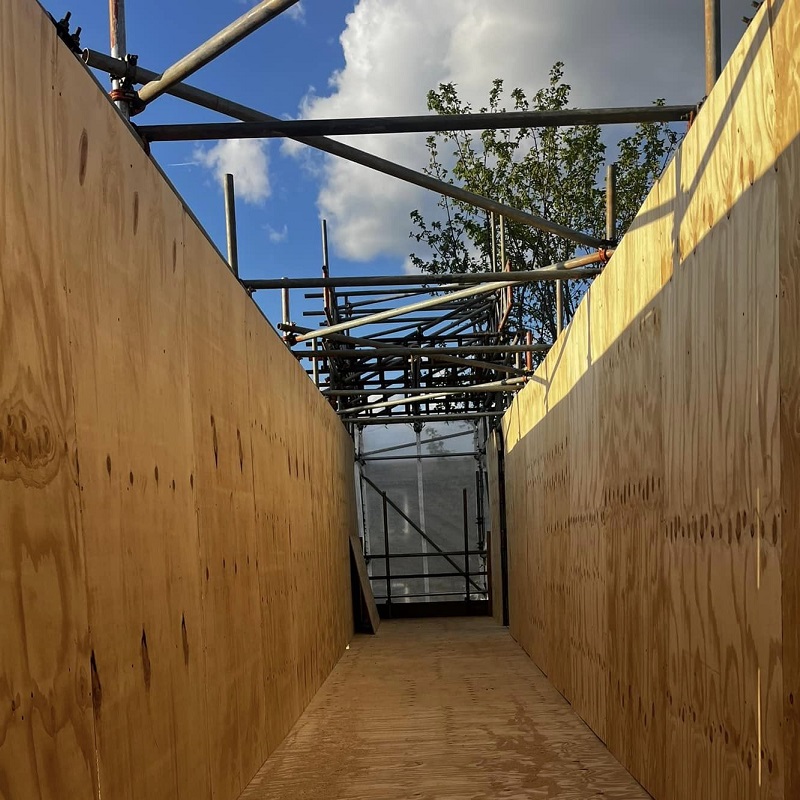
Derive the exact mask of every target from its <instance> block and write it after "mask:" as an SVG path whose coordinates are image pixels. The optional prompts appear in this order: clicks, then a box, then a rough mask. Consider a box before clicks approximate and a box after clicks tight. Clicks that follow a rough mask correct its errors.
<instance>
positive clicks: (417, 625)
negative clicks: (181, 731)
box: [241, 618, 648, 800]
mask: <svg viewBox="0 0 800 800" xmlns="http://www.w3.org/2000/svg"><path fill="white" fill-rule="evenodd" d="M647 796H648V795H647V793H646V792H645V791H644V790H643V789H642V788H641V786H639V785H638V784H637V783H636V781H634V780H633V778H631V776H630V775H629V774H628V773H627V772H626V771H625V770H624V769H623V768H622V767H621V766H620V764H619V763H618V762H617V761H616V760H615V759H614V758H613V757H612V756H611V755H610V754H609V752H608V751H607V750H606V748H605V747H603V745H602V744H601V743H600V742H599V741H598V740H597V738H596V737H595V736H594V735H593V734H592V732H591V730H589V728H588V727H587V726H586V725H585V724H584V723H583V722H582V721H581V720H580V719H579V718H578V716H577V715H576V714H575V713H574V712H573V711H572V710H571V709H570V707H569V705H568V704H567V703H566V702H565V701H564V699H563V698H562V697H560V696H559V695H558V693H557V692H556V691H555V690H554V689H553V687H552V686H551V685H550V684H549V682H548V681H547V680H546V679H545V678H544V676H543V675H542V673H541V672H540V671H539V670H538V669H537V668H536V667H535V666H534V665H533V664H532V663H531V661H530V659H528V658H526V656H525V654H524V653H523V652H522V651H521V650H520V649H519V647H517V645H516V644H514V642H513V641H512V639H511V637H510V636H509V634H508V631H507V630H506V629H505V628H502V627H500V626H498V625H497V624H496V623H495V622H494V621H493V620H491V619H486V618H466V619H449V620H448V619H435V620H420V621H417V620H413V621H412V620H402V621H396V620H395V621H384V623H383V624H382V625H381V629H380V631H378V634H377V635H376V636H359V637H356V639H355V640H354V641H353V644H352V645H351V648H350V650H349V652H347V653H346V654H345V655H344V657H343V658H342V660H341V661H340V662H339V663H338V664H337V665H336V668H335V669H334V671H333V673H332V674H331V676H330V678H329V679H328V681H327V682H326V683H325V685H324V686H323V688H322V690H321V691H320V693H319V694H318V695H317V696H316V697H315V698H314V700H313V701H312V703H311V704H310V706H309V707H308V709H307V710H306V712H305V713H304V714H303V716H302V717H301V718H300V720H299V721H298V723H297V725H295V727H294V729H293V730H292V732H291V734H290V735H289V736H288V737H287V739H286V741H285V742H284V743H283V744H282V745H281V747H280V748H278V750H277V751H276V752H275V753H274V754H273V755H272V756H271V757H270V758H269V759H268V760H267V762H266V763H265V764H264V766H263V767H262V768H261V770H260V771H259V773H258V774H257V775H256V777H255V778H254V780H253V781H252V783H251V784H250V786H248V787H247V789H245V791H244V792H243V794H242V797H241V800H295V798H304V800H373V798H381V800H406V798H409V797H413V798H417V800H456V798H465V797H468V798H470V799H471V800H484V798H485V800H496V798H520V799H521V798H529V797H543V798H544V797H548V798H559V799H560V800H569V798H574V800H585V799H586V798H594V797H606V798H617V799H618V800H622V798H629V799H630V800H633V799H634V798H642V800H644V798H646V797H647Z"/></svg>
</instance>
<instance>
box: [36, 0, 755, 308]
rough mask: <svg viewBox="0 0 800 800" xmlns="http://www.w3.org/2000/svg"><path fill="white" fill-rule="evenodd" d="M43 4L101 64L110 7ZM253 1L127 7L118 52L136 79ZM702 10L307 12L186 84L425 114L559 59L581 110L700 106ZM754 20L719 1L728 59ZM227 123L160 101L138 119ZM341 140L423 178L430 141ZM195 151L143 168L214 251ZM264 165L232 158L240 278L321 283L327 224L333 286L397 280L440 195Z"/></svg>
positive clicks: (506, 2)
mask: <svg viewBox="0 0 800 800" xmlns="http://www.w3.org/2000/svg"><path fill="white" fill-rule="evenodd" d="M44 3H45V6H46V7H47V9H48V10H49V11H50V12H51V13H52V14H53V16H55V17H56V18H60V17H61V16H62V15H63V12H64V10H66V8H67V7H68V8H69V9H70V10H71V11H72V14H73V16H72V23H73V27H74V25H81V26H82V28H83V33H82V45H83V46H84V47H91V48H93V49H96V50H101V51H103V52H108V49H109V47H108V7H107V2H106V0H69V2H68V3H67V5H66V6H64V7H59V6H56V5H55V4H54V3H53V0H44ZM253 4H254V3H253V2H250V3H249V4H245V3H243V2H241V0H214V2H211V1H210V0H192V2H189V0H160V2H157V1H156V0H127V31H128V48H129V50H130V51H131V52H133V53H136V54H138V55H139V59H140V61H139V63H140V64H141V65H142V66H144V67H147V68H148V69H152V70H154V71H160V70H162V69H163V68H165V67H166V66H168V65H169V64H170V63H172V62H174V61H176V60H177V59H178V58H180V57H181V56H182V55H184V54H185V53H187V52H189V51H190V50H192V49H193V48H194V47H196V46H197V45H198V44H200V43H201V42H202V41H204V40H205V39H207V38H208V37H209V36H211V35H213V34H214V33H215V32H216V31H218V30H219V29H221V28H223V27H224V26H225V25H227V24H228V23H230V22H231V21H232V20H233V19H235V18H236V17H237V16H239V15H240V14H242V13H244V12H245V11H246V10H247V8H248V7H249V6H251V5H253ZM702 6H703V3H702V0H670V2H664V0H591V2H589V0H559V2H556V0H495V2H494V3H485V2H483V0H358V2H356V0H302V4H301V8H302V13H300V14H293V15H289V14H284V15H282V16H280V17H279V18H277V19H276V20H273V21H272V22H270V23H269V24H267V25H266V26H265V27H263V28H262V29H260V30H259V31H257V32H256V33H255V34H253V35H252V36H251V37H250V38H248V39H246V40H245V41H243V42H242V43H240V44H239V45H237V46H236V47H235V48H233V49H232V50H230V51H228V52H227V53H225V54H224V55H223V56H221V57H220V58H219V59H217V60H216V61H214V62H212V63H211V64H209V65H208V66H206V67H204V68H203V69H202V70H201V71H199V72H198V73H197V74H195V75H194V76H193V77H192V78H191V79H190V82H191V83H194V84H195V85H197V86H200V87H202V88H204V89H207V90H209V91H212V92H215V93H218V94H221V95H223V96H225V97H229V98H231V99H233V100H237V101H240V102H243V103H245V104H247V105H250V106H254V107H256V108H259V109H262V110H264V111H266V112H267V113H270V114H273V115H275V116H286V117H297V116H300V115H304V116H366V115H375V114H393V113H397V114H399V113H420V112H422V111H424V110H425V94H426V92H427V90H428V89H429V88H431V87H432V86H435V85H436V84H438V82H439V81H441V80H447V81H451V80H452V81H456V82H457V83H458V84H459V87H460V89H461V91H462V94H463V95H464V96H466V97H469V98H471V99H472V100H473V102H474V103H475V104H476V105H479V104H480V102H481V100H482V98H485V96H486V92H487V90H488V87H489V85H490V83H491V80H492V78H494V77H503V78H505V79H506V80H507V83H508V85H509V87H511V86H513V85H519V86H522V87H523V88H525V89H527V90H530V91H535V89H536V88H538V87H539V86H541V85H542V84H543V83H544V82H545V80H546V76H547V70H548V68H549V66H550V65H551V64H552V63H553V62H554V61H555V60H558V59H561V60H564V61H566V63H567V80H568V81H569V82H570V83H571V84H572V85H573V89H574V91H573V99H574V101H575V105H583V106H601V105H624V104H648V103H650V102H651V101H652V100H653V99H655V98H656V97H665V98H666V99H667V101H668V102H676V103H685V102H694V101H696V100H699V99H700V97H701V96H702V94H703V53H702V47H703V28H702V25H703V17H702V12H703V8H702ZM750 11H751V9H750V3H749V1H748V0H724V1H723V21H724V26H723V33H724V37H723V38H724V47H723V50H724V54H725V55H726V56H727V55H728V54H729V53H730V51H731V50H732V49H733V47H734V45H735V43H736V41H737V40H738V38H739V37H740V36H741V34H742V32H743V30H744V26H743V24H742V23H741V16H742V14H749V12H750ZM104 82H105V81H104ZM222 119H223V118H222V117H219V116H218V115H215V114H212V113H211V112H209V111H206V110H205V109H201V108H198V107H193V106H191V105H190V104H187V103H183V102H181V101H178V100H174V99H172V98H170V97H163V98H161V99H159V100H158V101H157V102H155V103H153V104H152V105H151V106H150V107H149V109H148V110H147V112H146V113H145V114H143V115H141V116H140V117H137V118H136V121H137V122H141V123H143V124H145V123H158V122H193V121H196V122H201V121H215V120H222ZM623 133H624V132H623V131H614V132H613V133H612V134H611V138H617V137H618V136H619V135H622V134H623ZM349 142H350V143H351V144H354V145H356V146H359V147H364V149H369V150H371V151H373V152H378V153H380V154H381V155H385V156H387V157H390V158H393V159H395V160H399V161H401V162H403V163H405V164H407V165H408V166H411V167H414V168H417V169H419V168H421V167H422V166H423V165H424V163H425V152H424V136H416V137H415V136H408V135H406V136H396V137H382V138H377V137H373V138H371V139H370V138H366V139H365V140H363V141H355V140H353V139H351V140H349ZM248 146H249V147H256V148H258V147H259V145H257V144H255V143H249V144H248ZM197 147H198V146H197V145H196V144H193V143H189V142H187V143H169V144H167V143H159V144H156V145H154V147H153V154H154V156H155V157H156V159H157V160H158V161H159V163H160V164H161V165H162V167H163V168H164V169H165V171H166V172H167V174H168V175H169V176H170V178H171V180H172V181H173V183H174V184H175V186H176V187H177V189H178V191H179V192H180V193H181V194H182V195H183V197H184V198H185V200H186V201H187V202H188V204H189V205H190V206H191V208H192V209H193V211H194V212H195V214H196V215H197V217H198V218H199V220H200V221H201V223H202V224H203V225H204V226H205V228H206V230H207V231H208V232H209V234H210V235H211V237H212V238H213V239H214V240H215V241H216V242H217V244H218V246H219V247H220V249H221V250H222V249H224V236H225V231H224V218H223V212H222V194H221V190H220V188H219V182H218V179H217V176H216V175H215V171H214V162H213V158H212V157H211V156H210V155H209V153H211V154H212V155H213V152H216V151H213V150H212V148H213V147H214V143H205V144H204V145H203V149H202V151H201V152H200V153H198V150H197ZM298 149H300V150H304V151H306V152H308V151H307V149H306V148H298ZM226 152H228V155H229V156H230V155H231V152H232V151H226ZM262 152H263V153H264V157H259V158H256V159H254V158H252V155H253V151H252V150H250V151H248V150H247V149H246V148H245V149H243V150H242V151H241V152H240V151H237V152H236V153H234V154H233V157H234V163H236V164H237V171H239V172H240V174H239V175H238V179H237V183H238V184H239V186H240V187H242V188H246V187H248V186H249V187H250V188H251V190H252V191H251V195H252V196H251V198H250V200H251V201H250V202H246V201H245V199H244V198H243V197H241V196H240V197H239V202H238V203H237V213H238V223H239V225H238V227H239V250H240V264H241V274H242V276H243V277H279V276H282V275H291V276H303V275H318V274H319V272H320V264H321V253H320V250H321V248H320V236H319V218H320V216H321V215H323V214H324V215H325V216H326V217H327V218H328V219H329V226H330V229H331V239H332V248H331V249H332V259H331V260H332V272H333V273H334V274H367V273H371V274H382V273H391V272H399V271H401V270H403V269H404V262H405V259H406V256H407V255H408V253H409V252H410V251H411V250H412V242H411V241H410V240H409V239H408V232H409V230H410V223H409V217H408V215H409V212H410V211H411V210H412V209H413V208H417V207H419V208H422V209H423V210H428V211H430V210H431V209H432V208H433V204H434V203H435V199H436V198H435V197H431V196H428V195H427V194H425V193H423V192H422V191H421V190H417V189H415V188H412V187H408V186H406V185H404V184H399V183H398V182H396V181H392V180H391V179H388V178H386V177H383V176H379V175H376V174H374V173H370V172H369V171H368V170H364V169H363V168H361V167H358V166H355V165H350V164H347V163H341V162H331V161H326V160H325V159H323V158H321V157H316V156H311V157H309V156H303V155H302V154H301V153H298V152H297V149H295V150H293V151H291V152H290V148H287V147H286V146H283V145H282V144H281V143H280V142H279V141H277V140H276V141H271V142H269V143H266V144H264V145H263V150H262ZM203 153H205V154H206V155H205V156H203V155H202V154H203ZM248 153H249V156H248ZM254 176H257V177H258V178H259V180H256V181H255V182H253V181H252V178H253V177H254ZM266 185H268V186H269V192H268V193H267V192H266V191H265V186H266ZM259 189H260V191H258V190H259ZM265 195H268V196H265ZM257 297H258V299H259V301H260V302H261V304H262V307H265V310H266V311H267V313H268V315H269V316H270V318H271V319H273V320H275V315H276V313H277V303H275V302H271V301H268V300H267V295H266V293H259V295H257ZM276 299H277V298H276ZM299 299H300V295H299V294H298V300H299ZM297 321H300V320H299V319H298V320H297Z"/></svg>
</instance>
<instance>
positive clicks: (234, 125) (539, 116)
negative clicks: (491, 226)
mask: <svg viewBox="0 0 800 800" xmlns="http://www.w3.org/2000/svg"><path fill="white" fill-rule="evenodd" d="M696 109H697V106H696V105H679V106H632V107H627V108H584V109H564V110H561V111H505V112H495V113H488V114H423V115H419V116H393V117H352V118H349V119H347V118H345V119H293V120H276V121H274V122H273V121H269V122H199V123H197V122H195V123H182V124H164V125H140V126H138V131H139V135H140V136H141V137H142V138H143V139H145V140H146V141H148V142H195V141H210V140H218V139H272V138H289V139H295V138H305V137H308V136H363V135H373V134H389V133H437V132H443V131H478V130H499V129H510V128H559V127H572V126H575V125H627V124H634V123H647V122H650V123H654V122H680V121H684V120H687V119H688V118H689V115H690V114H692V113H693V112H694V111H696Z"/></svg>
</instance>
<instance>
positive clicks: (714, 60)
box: [705, 0, 722, 96]
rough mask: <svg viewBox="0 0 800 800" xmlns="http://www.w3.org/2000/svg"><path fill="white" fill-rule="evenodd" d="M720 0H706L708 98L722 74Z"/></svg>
mask: <svg viewBox="0 0 800 800" xmlns="http://www.w3.org/2000/svg"><path fill="white" fill-rule="evenodd" d="M719 4H720V0H705V12H706V13H705V16H706V96H708V95H709V94H711V90H712V89H713V88H714V84H715V83H716V82H717V78H719V76H720V73H721V72H722V52H721V50H722V48H721V46H720V39H721V36H720V21H719Z"/></svg>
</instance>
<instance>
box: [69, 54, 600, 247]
mask: <svg viewBox="0 0 800 800" xmlns="http://www.w3.org/2000/svg"><path fill="white" fill-rule="evenodd" d="M83 58H84V61H85V62H86V63H87V64H88V65H89V66H90V67H94V68H95V69H101V70H103V71H105V72H108V73H110V74H111V75H115V76H118V77H123V76H125V77H128V78H129V79H130V80H131V81H134V82H136V83H144V82H146V81H151V82H154V83H155V82H160V81H161V76H159V75H158V73H156V72H152V71H150V70H146V69H143V68H142V67H139V66H134V65H128V64H126V63H125V62H124V61H120V60H119V59H115V58H111V57H110V56H107V55H104V54H103V53H98V52H97V51H95V50H84V51H83ZM159 85H163V84H159ZM144 91H145V89H144V88H142V90H141V91H140V93H139V96H140V97H142V93H143V92H144ZM164 91H165V92H166V93H167V94H171V95H173V96H175V97H180V98H181V99H183V100H187V101H189V102H191V103H195V104H197V105H200V106H203V107H204V108H209V109H211V110H212V111H217V112H219V113H220V114H225V115H227V116H229V117H235V118H237V119H241V120H243V121H245V122H280V121H281V120H279V119H278V118H277V117H272V116H270V115H269V114H264V113H262V112H261V111H257V110H256V109H253V108H248V107H247V106H243V105H241V104H240V103H234V102H232V101H230V100H226V99H224V98H222V97H218V96H217V95H214V94H212V93H211V92H204V91H202V90H201V89H197V88H196V87H194V86H188V85H186V84H181V83H171V84H170V85H169V86H168V87H167V88H165V89H164ZM151 99H152V98H151ZM297 141H299V142H301V144H306V145H309V146H310V147H314V148H316V149H317V150H322V151H323V152H326V153H330V154H331V155H334V156H337V157H338V158H343V159H345V160H346V161H352V162H353V163H355V164H361V165H362V166H364V167H367V168H369V169H373V170H376V171H377V172H382V173H384V174H385V175H390V176H391V177H393V178H398V179H400V180H403V181H406V182H407V183H412V184H414V185H415V186H420V187H421V188H423V189H428V190H430V191H432V192H436V193H438V194H441V195H445V196H446V197H451V198H452V199H454V200H459V201H460V202H463V203H467V204H468V205H472V206H475V207H476V208H482V209H483V210H484V211H493V212H495V213H497V214H501V215H504V216H506V217H508V218H509V219H512V220H514V221H515V222H519V223H520V224H522V225H528V226H530V227H533V228H537V229H538V230H542V231H545V232H546V233H552V234H554V235H556V236H561V237H563V238H565V239H569V240H570V241H573V242H575V243H576V244H579V245H581V246H583V247H589V248H600V247H604V246H606V244H607V243H606V242H604V241H603V240H602V239H598V238H596V237H594V236H591V235H589V234H587V233H582V232H581V231H575V230H572V229H571V228H568V227H566V226H564V225H559V224H558V223H555V222H551V221H550V220H546V219H544V218H543V217H540V216H538V215H536V214H532V213H530V212H527V211H522V210H521V209H518V208H512V207H511V206H507V205H505V204H504V203H499V202H497V201H496V200H492V199H490V198H488V197H483V196H481V195H477V194H474V193H473V192H468V191H466V189H462V188H461V187H459V186H454V185H453V184H450V183H447V182H445V181H440V180H437V179H436V178H434V177H432V176H431V175H426V174H425V173H424V172H417V171H415V170H413V169H409V168H408V167H404V166H402V165H400V164H395V163H394V162H392V161H389V160H388V159H385V158H381V157H380V156H376V155H373V154H372V153H366V152H364V151H363V150H359V149H357V148H355V147H351V146H350V145H347V144H344V143H343V142H337V141H335V140H333V139H327V138H325V137H324V136H308V137H305V138H302V137H298V138H297Z"/></svg>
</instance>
